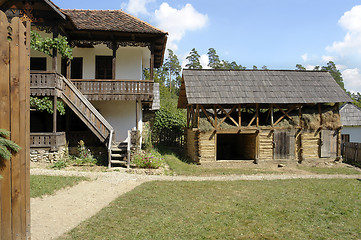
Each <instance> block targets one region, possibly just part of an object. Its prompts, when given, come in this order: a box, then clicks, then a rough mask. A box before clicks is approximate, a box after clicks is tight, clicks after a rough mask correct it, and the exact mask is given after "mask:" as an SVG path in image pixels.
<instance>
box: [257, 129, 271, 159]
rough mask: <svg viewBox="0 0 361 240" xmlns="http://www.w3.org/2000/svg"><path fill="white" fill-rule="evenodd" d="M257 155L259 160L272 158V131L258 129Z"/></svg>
mask: <svg viewBox="0 0 361 240" xmlns="http://www.w3.org/2000/svg"><path fill="white" fill-rule="evenodd" d="M258 156H259V159H260V160H268V161H269V160H273V131H260V133H259V155H258Z"/></svg>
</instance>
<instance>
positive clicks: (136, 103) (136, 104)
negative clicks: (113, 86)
mask: <svg viewBox="0 0 361 240" xmlns="http://www.w3.org/2000/svg"><path fill="white" fill-rule="evenodd" d="M135 121H136V125H135V129H136V130H137V132H138V130H139V126H138V122H139V114H138V100H136V101H135Z"/></svg>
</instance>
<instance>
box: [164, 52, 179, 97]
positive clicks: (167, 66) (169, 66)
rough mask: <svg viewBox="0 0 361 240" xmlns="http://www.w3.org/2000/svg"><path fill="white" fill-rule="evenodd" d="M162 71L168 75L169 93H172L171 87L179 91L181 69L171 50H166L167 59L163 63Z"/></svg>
mask: <svg viewBox="0 0 361 240" xmlns="http://www.w3.org/2000/svg"><path fill="white" fill-rule="evenodd" d="M164 70H166V71H167V72H168V73H169V74H168V76H169V77H168V86H169V89H170V91H172V85H174V86H175V87H176V89H179V87H180V78H179V77H180V72H181V70H182V67H181V65H180V63H179V60H178V57H177V55H175V54H174V52H173V51H172V50H171V49H168V58H167V59H166V61H165V63H164Z"/></svg>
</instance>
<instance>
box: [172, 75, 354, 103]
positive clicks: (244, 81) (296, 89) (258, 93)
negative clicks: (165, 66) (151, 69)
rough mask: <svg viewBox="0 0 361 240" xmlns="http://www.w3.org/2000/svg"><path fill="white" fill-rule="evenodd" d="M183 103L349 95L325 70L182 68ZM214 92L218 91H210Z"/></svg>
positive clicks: (345, 97) (320, 99)
mask: <svg viewBox="0 0 361 240" xmlns="http://www.w3.org/2000/svg"><path fill="white" fill-rule="evenodd" d="M182 84H183V85H184V87H181V92H182V91H185V93H184V92H183V94H182V93H181V94H180V96H185V97H183V99H181V97H180V98H179V101H178V107H182V108H184V107H186V104H187V103H188V104H248V103H259V104H263V103H264V104H271V103H272V104H295V103H301V104H307V103H331V102H349V101H351V99H350V98H349V96H348V95H347V94H346V93H345V91H343V89H342V88H341V87H340V86H339V85H338V84H337V83H336V81H335V80H334V79H333V78H332V76H331V75H330V73H328V72H325V71H295V70H214V69H201V70H199V69H197V70H194V69H192V70H191V69H184V70H183V78H182ZM215 91H216V92H217V93H218V95H216V94H214V92H215Z"/></svg>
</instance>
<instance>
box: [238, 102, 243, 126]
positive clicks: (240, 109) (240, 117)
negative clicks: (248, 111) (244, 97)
mask: <svg viewBox="0 0 361 240" xmlns="http://www.w3.org/2000/svg"><path fill="white" fill-rule="evenodd" d="M241 111H242V108H241V104H238V129H241V127H242V116H241V114H242V112H241Z"/></svg>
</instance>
